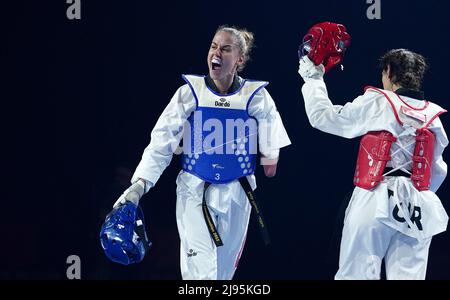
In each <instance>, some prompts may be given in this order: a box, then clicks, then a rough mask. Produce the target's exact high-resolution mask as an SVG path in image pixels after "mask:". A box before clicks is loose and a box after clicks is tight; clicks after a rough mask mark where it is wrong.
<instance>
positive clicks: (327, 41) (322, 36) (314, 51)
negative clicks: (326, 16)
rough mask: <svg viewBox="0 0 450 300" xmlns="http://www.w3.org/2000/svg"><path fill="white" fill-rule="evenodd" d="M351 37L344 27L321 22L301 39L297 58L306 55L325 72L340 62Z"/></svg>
mask: <svg viewBox="0 0 450 300" xmlns="http://www.w3.org/2000/svg"><path fill="white" fill-rule="evenodd" d="M350 41H351V37H350V34H348V32H347V29H346V28H345V26H344V25H341V24H337V23H331V22H323V23H319V24H316V25H314V26H313V27H311V29H309V30H308V33H307V34H306V35H305V36H304V37H303V42H302V44H301V45H300V49H299V53H298V54H299V58H301V57H303V56H305V55H308V57H309V59H311V61H312V62H314V64H315V65H316V66H317V65H320V64H323V66H324V67H325V72H327V71H328V70H330V69H331V68H332V67H334V66H335V65H337V64H339V63H341V62H342V60H343V58H344V54H345V51H346V50H347V48H348V47H349V46H350Z"/></svg>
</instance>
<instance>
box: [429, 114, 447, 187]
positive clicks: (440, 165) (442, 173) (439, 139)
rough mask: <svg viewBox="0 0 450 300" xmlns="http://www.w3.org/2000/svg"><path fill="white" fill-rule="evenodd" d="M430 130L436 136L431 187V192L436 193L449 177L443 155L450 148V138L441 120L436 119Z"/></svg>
mask: <svg viewBox="0 0 450 300" xmlns="http://www.w3.org/2000/svg"><path fill="white" fill-rule="evenodd" d="M429 128H430V130H432V131H433V133H434V134H435V135H436V145H435V147H434V157H435V160H434V161H433V165H432V168H431V170H432V174H431V186H430V190H431V191H433V192H436V191H437V190H438V189H439V187H440V186H441V184H442V182H443V181H444V179H445V177H446V176H447V164H446V163H445V162H444V160H443V158H442V153H443V152H444V149H445V147H447V146H448V138H447V134H446V133H445V130H444V127H443V126H442V123H441V120H440V119H439V118H436V119H435V120H434V121H433V123H432V124H431V126H430V127H429Z"/></svg>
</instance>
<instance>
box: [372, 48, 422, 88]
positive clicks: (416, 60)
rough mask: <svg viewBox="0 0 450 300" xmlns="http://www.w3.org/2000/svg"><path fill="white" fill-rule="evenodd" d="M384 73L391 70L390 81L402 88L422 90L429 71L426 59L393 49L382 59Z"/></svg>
mask: <svg viewBox="0 0 450 300" xmlns="http://www.w3.org/2000/svg"><path fill="white" fill-rule="evenodd" d="M380 67H381V69H382V70H383V71H387V69H388V67H389V70H390V76H389V77H390V78H389V79H390V80H391V81H392V83H394V84H397V85H400V86H401V87H404V88H407V89H412V90H420V88H421V86H422V80H423V75H424V74H425V71H426V70H427V69H428V65H427V62H426V61H425V58H424V57H423V56H422V55H420V54H418V53H414V52H412V51H410V50H407V49H393V50H390V51H388V52H387V53H386V54H384V55H383V56H382V57H381V58H380Z"/></svg>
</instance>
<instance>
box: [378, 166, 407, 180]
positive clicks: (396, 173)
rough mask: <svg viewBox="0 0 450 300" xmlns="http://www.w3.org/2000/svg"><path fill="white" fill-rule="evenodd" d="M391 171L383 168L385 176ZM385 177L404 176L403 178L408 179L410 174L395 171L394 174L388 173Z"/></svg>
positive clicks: (389, 168) (388, 168)
mask: <svg viewBox="0 0 450 300" xmlns="http://www.w3.org/2000/svg"><path fill="white" fill-rule="evenodd" d="M391 170H393V168H391V167H386V168H384V173H385V174H386V173H388V172H390V171H391ZM386 176H404V177H408V178H409V177H411V175H410V174H408V173H406V172H405V171H402V170H400V169H399V170H395V171H394V172H392V173H389V174H387V175H386Z"/></svg>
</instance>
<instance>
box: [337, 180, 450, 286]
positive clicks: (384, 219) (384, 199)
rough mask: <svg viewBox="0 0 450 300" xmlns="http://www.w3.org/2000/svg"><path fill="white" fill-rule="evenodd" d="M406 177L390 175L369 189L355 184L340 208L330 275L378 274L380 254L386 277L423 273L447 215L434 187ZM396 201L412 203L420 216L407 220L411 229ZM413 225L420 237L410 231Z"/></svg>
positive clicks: (414, 276)
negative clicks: (335, 263) (335, 265)
mask: <svg viewBox="0 0 450 300" xmlns="http://www.w3.org/2000/svg"><path fill="white" fill-rule="evenodd" d="M408 181H409V179H406V178H404V177H402V178H398V179H397V178H391V179H389V180H388V181H387V182H383V183H382V184H380V185H379V186H378V187H377V188H375V190H374V191H367V190H364V189H361V188H358V187H357V188H355V190H354V192H353V195H352V199H351V200H350V203H349V205H348V207H347V210H346V213H345V219H344V228H343V231H342V240H341V247H340V257H339V270H338V272H337V274H336V276H335V279H380V271H381V263H382V260H383V259H384V260H385V267H386V277H387V279H405V280H414V279H416V280H421V279H425V276H426V269H427V262H428V250H429V247H430V244H431V239H432V236H433V235H435V234H437V233H439V232H442V231H444V230H445V229H446V226H447V220H448V217H447V214H446V213H445V210H444V209H443V207H442V204H441V202H440V201H439V199H438V198H437V197H436V195H435V194H434V193H432V192H430V191H426V192H418V191H417V190H415V189H414V187H412V185H411V184H410V182H408ZM388 189H390V190H391V192H390V193H391V194H392V192H393V195H390V196H389V193H388ZM395 197H397V199H395ZM396 203H401V206H404V207H406V206H407V205H409V203H411V204H412V206H413V207H415V209H416V210H417V211H415V213H416V215H415V216H416V217H417V216H418V213H417V212H418V211H419V209H420V212H421V215H420V216H421V218H420V220H419V219H418V218H416V220H415V223H413V224H411V225H413V227H416V228H413V229H414V230H415V231H414V230H412V229H411V226H409V224H408V223H407V222H405V221H404V220H405V218H404V216H403V215H402V214H401V211H400V212H399V210H396V208H395V207H396ZM397 206H398V205H397ZM419 222H420V224H419ZM418 224H419V225H418ZM417 228H420V235H421V236H420V238H415V237H414V236H413V235H414V233H417V232H419V231H418V229H417Z"/></svg>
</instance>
